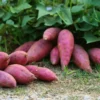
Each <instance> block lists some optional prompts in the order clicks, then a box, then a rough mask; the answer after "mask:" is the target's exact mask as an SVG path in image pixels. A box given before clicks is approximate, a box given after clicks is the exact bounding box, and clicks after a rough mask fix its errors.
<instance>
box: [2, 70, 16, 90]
mask: <svg viewBox="0 0 100 100" xmlns="http://www.w3.org/2000/svg"><path fill="white" fill-rule="evenodd" d="M0 86H1V87H8V88H14V87H16V80H15V79H14V77H13V76H11V75H10V74H8V73H6V72H4V71H0Z"/></svg>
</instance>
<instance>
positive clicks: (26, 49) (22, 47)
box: [15, 41, 34, 52]
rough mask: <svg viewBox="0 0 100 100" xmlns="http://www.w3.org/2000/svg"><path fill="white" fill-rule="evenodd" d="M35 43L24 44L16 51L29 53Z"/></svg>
mask: <svg viewBox="0 0 100 100" xmlns="http://www.w3.org/2000/svg"><path fill="white" fill-rule="evenodd" d="M33 43H34V41H29V42H26V43H24V44H22V45H21V46H19V47H18V48H17V49H16V50H15V51H25V52H27V51H28V50H29V49H30V47H31V46H32V45H33Z"/></svg>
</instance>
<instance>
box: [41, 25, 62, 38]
mask: <svg viewBox="0 0 100 100" xmlns="http://www.w3.org/2000/svg"><path fill="white" fill-rule="evenodd" d="M60 31H61V29H59V28H55V27H51V28H48V29H46V30H45V31H44V34H43V39H44V40H54V39H56V38H57V36H58V34H59V32H60Z"/></svg>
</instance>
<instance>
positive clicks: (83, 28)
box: [75, 23, 93, 31]
mask: <svg viewBox="0 0 100 100" xmlns="http://www.w3.org/2000/svg"><path fill="white" fill-rule="evenodd" d="M75 28H76V30H80V31H89V30H91V29H92V28H93V26H91V25H89V24H86V23H80V25H77V24H75Z"/></svg>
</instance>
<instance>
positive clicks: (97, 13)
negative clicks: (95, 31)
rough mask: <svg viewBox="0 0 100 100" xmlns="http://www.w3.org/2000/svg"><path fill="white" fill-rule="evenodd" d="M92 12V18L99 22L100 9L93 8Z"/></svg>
mask: <svg viewBox="0 0 100 100" xmlns="http://www.w3.org/2000/svg"><path fill="white" fill-rule="evenodd" d="M94 14H95V17H94V19H95V20H96V21H97V22H99V23H100V11H98V10H96V9H94Z"/></svg>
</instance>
